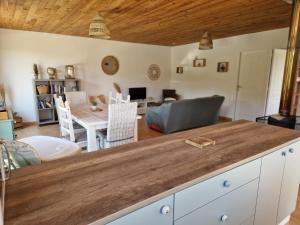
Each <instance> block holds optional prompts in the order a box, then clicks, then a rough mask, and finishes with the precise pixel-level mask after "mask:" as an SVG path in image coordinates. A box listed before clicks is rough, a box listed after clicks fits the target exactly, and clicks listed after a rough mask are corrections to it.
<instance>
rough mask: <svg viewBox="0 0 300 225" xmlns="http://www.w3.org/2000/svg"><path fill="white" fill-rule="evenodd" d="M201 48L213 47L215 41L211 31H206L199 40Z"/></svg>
mask: <svg viewBox="0 0 300 225" xmlns="http://www.w3.org/2000/svg"><path fill="white" fill-rule="evenodd" d="M199 49H201V50H208V49H213V41H212V38H211V35H210V33H209V32H205V33H204V34H203V35H202V38H201V40H200V42H199Z"/></svg>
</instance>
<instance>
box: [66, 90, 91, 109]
mask: <svg viewBox="0 0 300 225" xmlns="http://www.w3.org/2000/svg"><path fill="white" fill-rule="evenodd" d="M65 96H66V100H67V101H68V102H69V104H70V106H76V105H83V104H87V94H86V92H85V91H71V92H65Z"/></svg>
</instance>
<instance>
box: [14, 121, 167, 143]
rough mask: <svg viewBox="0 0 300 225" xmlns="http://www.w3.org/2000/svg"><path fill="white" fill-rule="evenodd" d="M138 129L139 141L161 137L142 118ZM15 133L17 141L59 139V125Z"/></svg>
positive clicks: (21, 130)
mask: <svg viewBox="0 0 300 225" xmlns="http://www.w3.org/2000/svg"><path fill="white" fill-rule="evenodd" d="M138 129H139V134H138V136H139V140H144V139H148V138H153V137H157V136H161V135H163V134H161V133H159V132H157V131H154V130H151V129H149V128H148V126H147V125H146V123H145V120H144V118H142V119H140V120H139V124H138ZM16 133H17V139H21V138H25V137H30V136H35V135H45V136H53V137H59V125H58V124H55V125H48V126H42V127H39V126H37V125H29V126H26V127H24V128H22V129H18V130H16Z"/></svg>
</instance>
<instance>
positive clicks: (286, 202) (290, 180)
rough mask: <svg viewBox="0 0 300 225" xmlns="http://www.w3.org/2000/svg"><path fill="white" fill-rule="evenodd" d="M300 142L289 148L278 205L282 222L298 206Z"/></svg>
mask: <svg viewBox="0 0 300 225" xmlns="http://www.w3.org/2000/svg"><path fill="white" fill-rule="evenodd" d="M299 165H300V142H297V143H295V144H292V145H291V146H290V147H289V149H288V150H287V155H286V163H285V168H284V174H283V179H282V186H281V194H280V200H279V207H278V216H277V223H280V222H282V221H283V220H284V219H285V218H286V217H288V216H289V215H290V214H291V213H292V212H293V211H294V210H295V208H296V203H297V196H298V188H299Z"/></svg>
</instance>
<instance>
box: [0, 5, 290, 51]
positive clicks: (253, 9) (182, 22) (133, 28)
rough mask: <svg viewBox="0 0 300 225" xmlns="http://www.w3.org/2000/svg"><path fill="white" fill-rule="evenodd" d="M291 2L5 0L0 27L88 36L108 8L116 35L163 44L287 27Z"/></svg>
mask: <svg viewBox="0 0 300 225" xmlns="http://www.w3.org/2000/svg"><path fill="white" fill-rule="evenodd" d="M291 9H292V7H291V5H289V4H287V3H285V2H284V1H282V0H213V1H212V0H194V1H191V0H143V1H141V0H126V1H124V0H84V1H83V0H70V1H67V0H34V1H32V0H22V1H17V0H1V1H0V27H1V28H11V29H18V30H29V31H39V32H48V33H57V34H67V35H76V36H85V37H87V36H88V31H89V25H90V23H91V21H92V18H93V17H94V16H95V15H96V13H97V11H105V12H106V14H105V18H106V21H107V26H108V28H109V29H110V31H111V36H112V39H113V40H119V41H129V42H138V43H148V44H158V45H168V46H171V45H181V44H187V43H193V42H198V41H199V39H200V37H201V35H202V34H203V32H205V31H210V33H211V34H212V36H213V38H214V39H217V38H224V37H229V36H235V35H241V34H248V33H253V32H258V31H264V30H271V29H276V28H282V27H288V26H289V21H290V15H291Z"/></svg>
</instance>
